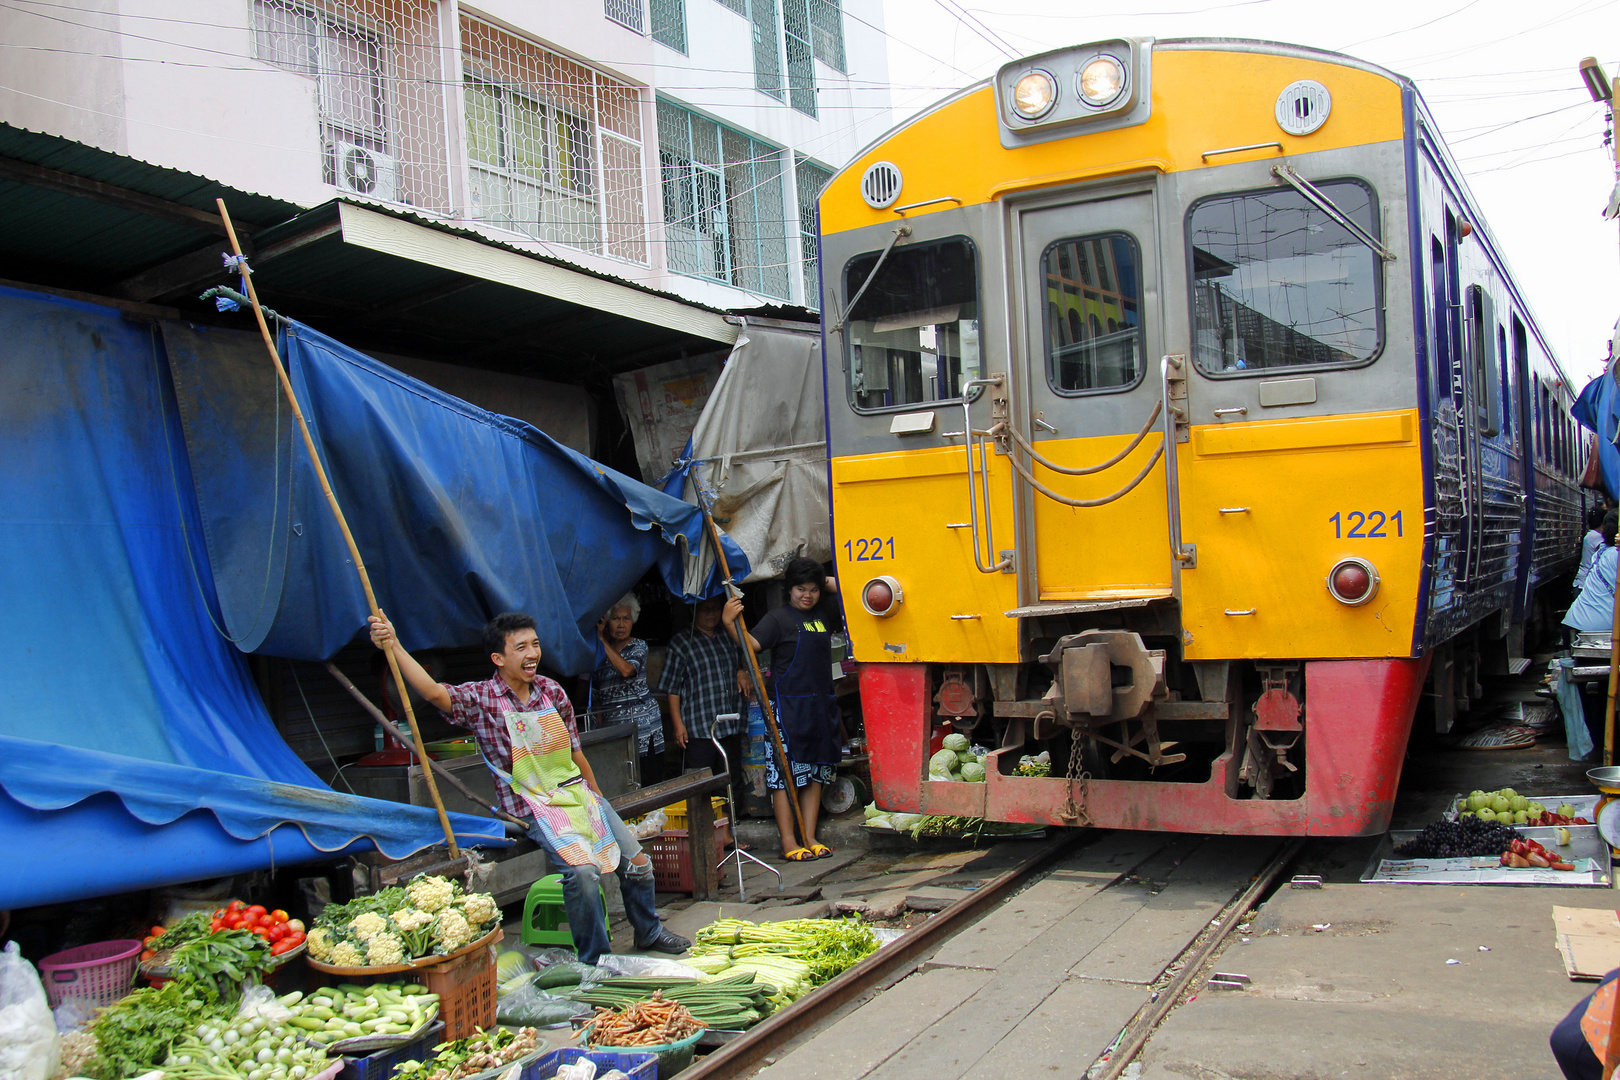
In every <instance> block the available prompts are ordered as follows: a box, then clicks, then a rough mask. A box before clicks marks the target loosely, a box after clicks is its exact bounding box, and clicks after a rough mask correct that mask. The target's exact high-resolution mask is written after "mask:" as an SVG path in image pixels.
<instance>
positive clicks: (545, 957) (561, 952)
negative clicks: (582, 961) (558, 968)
mask: <svg viewBox="0 0 1620 1080" xmlns="http://www.w3.org/2000/svg"><path fill="white" fill-rule="evenodd" d="M523 951H524V952H527V953H528V954H529V959H530V960H532V961H534V966H535V968H536V969H537V970H541V969H544V968H548V967H550V966H551V965H552V964H572V963H574V962H575V961H576V960H578V959H579V954H578V953H576V952H575V951H574V950H573V949H562V948H557V947H553V948H550V949H530V948H527V947H525V948H524V949H523Z"/></svg>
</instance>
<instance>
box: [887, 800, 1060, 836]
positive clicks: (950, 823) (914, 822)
mask: <svg viewBox="0 0 1620 1080" xmlns="http://www.w3.org/2000/svg"><path fill="white" fill-rule="evenodd" d="M864 824H865V825H866V827H867V828H869V829H892V830H893V831H895V832H909V833H910V834H911V838H912V839H913V840H919V839H921V838H922V837H924V836H958V837H963V838H966V839H970V840H973V841H974V842H977V841H978V840H979V838H980V837H985V836H1019V835H1022V834H1024V833H1031V832H1039V831H1040V830H1041V826H1039V825H1029V824H1024V823H1020V822H1016V821H985V820H984V819H983V818H976V817H949V816H947V817H941V816H938V815H935V814H897V813H889V812H887V811H885V810H883V809H882V808H880V807H879V806H878V804H877V803H868V804H867V806H866V821H865V822H864Z"/></svg>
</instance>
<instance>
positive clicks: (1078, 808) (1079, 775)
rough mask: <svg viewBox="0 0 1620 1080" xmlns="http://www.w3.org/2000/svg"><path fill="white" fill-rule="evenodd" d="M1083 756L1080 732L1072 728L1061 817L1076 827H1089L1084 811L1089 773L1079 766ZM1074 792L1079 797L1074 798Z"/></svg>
mask: <svg viewBox="0 0 1620 1080" xmlns="http://www.w3.org/2000/svg"><path fill="white" fill-rule="evenodd" d="M1082 756H1084V755H1083V754H1082V753H1081V751H1080V733H1079V732H1078V731H1075V730H1073V729H1071V730H1070V733H1069V769H1068V783H1067V784H1065V785H1064V803H1063V819H1064V820H1065V821H1071V822H1073V823H1074V825H1075V826H1076V827H1077V828H1090V827H1091V815H1090V814H1089V813H1087V811H1086V781H1088V780H1090V779H1091V774H1090V773H1089V772H1086V771H1085V770H1084V769H1082V768H1081V767H1080V759H1081V757H1082ZM1076 793H1078V794H1079V796H1080V797H1079V799H1078V800H1077V799H1076V798H1075V795H1076Z"/></svg>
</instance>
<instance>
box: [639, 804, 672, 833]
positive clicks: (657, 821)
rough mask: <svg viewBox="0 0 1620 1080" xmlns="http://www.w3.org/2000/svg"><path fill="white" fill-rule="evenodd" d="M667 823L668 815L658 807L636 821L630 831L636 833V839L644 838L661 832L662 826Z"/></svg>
mask: <svg viewBox="0 0 1620 1080" xmlns="http://www.w3.org/2000/svg"><path fill="white" fill-rule="evenodd" d="M668 824H669V815H668V814H666V813H664V811H663V809H662V808H659V809H657V810H654V811H653V812H652V813H650V814H648V815H647V816H646V817H644V818H642V819H641V820H640V821H638V822H636V823H635V825H634V826H633V827H632V828H631V830H630V831H631V832H633V833H635V834H636V839H637V840H646V839H647V838H649V837H653V836H657V835H658V834H659V833H661V832H663V831H664V826H665V825H668Z"/></svg>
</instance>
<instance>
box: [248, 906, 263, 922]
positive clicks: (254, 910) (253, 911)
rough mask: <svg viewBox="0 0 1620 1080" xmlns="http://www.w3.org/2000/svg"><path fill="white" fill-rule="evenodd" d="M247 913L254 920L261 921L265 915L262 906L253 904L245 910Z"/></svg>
mask: <svg viewBox="0 0 1620 1080" xmlns="http://www.w3.org/2000/svg"><path fill="white" fill-rule="evenodd" d="M247 912H248V914H249V915H252V916H253V917H254V918H256V919H262V918H264V916H265V914H266V912H265V910H264V905H263V904H254V905H252V906H251V907H249V908H248V909H247Z"/></svg>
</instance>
